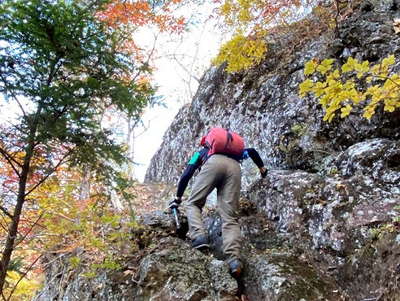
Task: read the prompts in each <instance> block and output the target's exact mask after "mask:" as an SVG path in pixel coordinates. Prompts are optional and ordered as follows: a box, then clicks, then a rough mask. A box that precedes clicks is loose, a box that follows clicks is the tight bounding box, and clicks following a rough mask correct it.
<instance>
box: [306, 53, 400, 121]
mask: <svg viewBox="0 0 400 301" xmlns="http://www.w3.org/2000/svg"><path fill="white" fill-rule="evenodd" d="M334 62H335V61H334V60H333V59H326V60H323V61H322V62H317V61H316V60H311V61H309V62H307V63H306V65H305V68H304V75H306V77H308V78H306V80H305V81H303V82H302V83H301V84H300V86H299V88H300V89H299V92H300V96H301V97H305V96H306V95H307V94H308V93H311V94H314V95H315V96H316V97H317V98H318V99H319V103H320V104H321V105H322V107H323V109H324V111H325V116H324V121H328V122H331V121H332V119H333V118H334V117H335V116H336V115H337V111H339V110H340V117H341V118H345V117H346V116H348V115H349V114H350V113H351V111H352V110H353V108H354V107H355V106H359V107H362V108H363V111H364V113H363V117H365V118H367V119H371V117H372V116H373V115H374V114H375V111H376V108H377V107H378V106H379V105H380V104H382V105H383V110H384V111H387V112H393V111H395V110H396V109H398V108H400V75H399V74H391V73H390V68H391V66H393V65H394V64H395V62H396V60H395V57H394V55H390V56H388V57H387V58H384V59H383V60H382V61H381V62H380V63H378V64H375V65H371V64H370V63H369V62H368V61H363V62H359V61H358V60H357V59H355V58H352V57H349V58H348V60H347V62H346V63H345V64H344V65H342V66H341V67H339V68H337V69H336V68H334Z"/></svg>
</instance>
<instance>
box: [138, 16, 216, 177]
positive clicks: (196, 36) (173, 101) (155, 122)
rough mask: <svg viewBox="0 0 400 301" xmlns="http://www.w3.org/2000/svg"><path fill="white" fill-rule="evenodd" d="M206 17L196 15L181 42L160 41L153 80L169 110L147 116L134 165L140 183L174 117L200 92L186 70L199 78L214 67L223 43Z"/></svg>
mask: <svg viewBox="0 0 400 301" xmlns="http://www.w3.org/2000/svg"><path fill="white" fill-rule="evenodd" d="M207 13H209V12H207V11H205V12H204V15H203V16H202V15H200V14H197V16H196V20H195V21H193V22H194V24H193V25H192V26H191V28H190V29H191V30H190V32H187V33H185V34H184V35H183V36H181V37H179V38H177V37H172V40H173V42H170V40H171V37H161V38H159V44H160V45H163V47H162V50H161V52H160V53H159V55H158V59H157V60H156V61H155V66H156V70H155V73H154V79H155V83H156V85H157V86H158V91H157V95H160V96H162V97H163V100H164V103H165V105H166V107H157V108H152V109H150V110H148V112H147V113H146V114H145V115H144V118H143V119H144V123H145V125H149V126H148V129H147V130H146V131H145V132H144V133H143V134H141V135H140V136H139V137H138V141H137V142H136V144H135V145H136V148H135V162H136V163H137V164H138V165H136V167H135V175H136V177H137V179H138V180H139V181H143V179H144V176H145V173H146V169H147V167H148V165H149V163H150V160H151V158H152V156H153V155H154V154H155V152H156V151H157V150H158V148H159V146H160V144H161V143H162V137H163V135H164V133H165V131H166V130H167V129H168V127H169V125H170V124H171V122H172V121H173V119H174V117H175V115H176V114H177V113H178V111H179V109H180V108H181V107H182V106H183V105H184V104H186V103H190V102H191V100H192V97H193V95H194V94H195V92H196V90H197V87H198V82H197V80H196V79H194V78H190V75H189V73H188V72H187V71H185V69H187V70H191V73H193V74H194V75H195V76H196V77H198V78H200V77H201V76H202V74H203V73H204V72H205V71H206V70H207V69H208V68H209V67H210V66H211V60H212V58H214V57H215V56H216V55H217V52H218V49H219V47H220V45H221V43H222V40H224V39H223V37H222V35H221V32H220V31H219V30H218V29H216V28H215V27H214V25H213V22H212V21H211V20H209V21H207V20H204V19H202V17H205V16H206V14H207ZM148 37H149V33H148V32H144V33H143V36H142V37H141V38H142V39H143V40H142V42H144V43H146V42H147V43H152V40H151V39H149V38H148ZM173 54H175V57H174V55H173ZM178 61H179V62H178ZM182 65H183V67H182ZM142 131H143V128H142V129H140V128H139V129H138V130H137V132H138V133H141V132H142Z"/></svg>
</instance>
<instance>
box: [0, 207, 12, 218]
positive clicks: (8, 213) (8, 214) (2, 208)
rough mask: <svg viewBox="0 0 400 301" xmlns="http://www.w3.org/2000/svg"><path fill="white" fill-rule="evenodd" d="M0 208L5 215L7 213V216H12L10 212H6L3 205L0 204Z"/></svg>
mask: <svg viewBox="0 0 400 301" xmlns="http://www.w3.org/2000/svg"><path fill="white" fill-rule="evenodd" d="M0 210H1V211H3V213H4V214H5V215H7V216H8V217H9V218H14V217H13V216H12V214H11V213H10V212H8V210H7V209H6V208H4V207H3V206H0Z"/></svg>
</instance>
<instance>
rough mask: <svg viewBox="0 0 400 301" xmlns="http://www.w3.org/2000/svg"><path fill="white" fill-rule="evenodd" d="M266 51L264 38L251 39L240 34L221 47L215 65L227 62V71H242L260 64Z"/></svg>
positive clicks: (214, 61)
mask: <svg viewBox="0 0 400 301" xmlns="http://www.w3.org/2000/svg"><path fill="white" fill-rule="evenodd" d="M266 50H267V46H266V43H265V41H264V40H263V39H262V38H257V37H256V38H254V39H249V38H247V37H245V36H244V35H243V34H241V33H239V34H236V35H235V36H233V37H232V39H231V40H229V41H228V42H226V43H225V44H224V45H223V46H222V47H221V49H220V51H219V54H218V56H217V57H216V58H215V59H214V60H213V64H215V65H220V64H222V63H224V62H227V67H226V71H228V72H237V71H241V70H244V69H247V68H250V67H251V66H253V65H255V64H257V63H259V62H260V61H261V59H262V58H263V57H264V54H265V52H266Z"/></svg>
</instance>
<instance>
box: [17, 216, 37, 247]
mask: <svg viewBox="0 0 400 301" xmlns="http://www.w3.org/2000/svg"><path fill="white" fill-rule="evenodd" d="M43 215H44V212H42V213H41V214H40V216H39V217H38V218H37V219H36V221H35V222H34V223H33V224H32V226H31V227H30V228H29V231H27V232H26V233H25V235H24V236H23V237H22V238H21V240H20V241H19V242H16V243H15V246H14V248H16V247H17V246H18V245H19V244H20V243H22V242H23V241H24V240H25V238H26V237H27V236H28V235H29V233H31V232H32V230H33V228H34V227H35V226H36V225H37V224H38V223H39V221H40V220H41V219H42V217H43Z"/></svg>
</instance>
